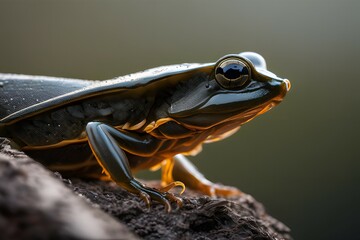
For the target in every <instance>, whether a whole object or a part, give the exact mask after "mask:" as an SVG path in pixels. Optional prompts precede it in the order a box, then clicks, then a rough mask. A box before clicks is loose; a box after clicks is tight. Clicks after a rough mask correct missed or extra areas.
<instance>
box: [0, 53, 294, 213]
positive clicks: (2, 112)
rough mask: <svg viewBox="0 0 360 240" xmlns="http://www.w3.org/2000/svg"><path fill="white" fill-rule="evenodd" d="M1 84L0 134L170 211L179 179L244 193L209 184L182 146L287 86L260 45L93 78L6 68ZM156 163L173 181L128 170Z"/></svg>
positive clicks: (258, 110) (206, 137) (230, 125)
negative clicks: (146, 178) (205, 59)
mask: <svg viewBox="0 0 360 240" xmlns="http://www.w3.org/2000/svg"><path fill="white" fill-rule="evenodd" d="M0 85H1V87H0V94H1V95H2V96H4V98H3V99H1V100H0V118H1V121H0V134H1V136H6V137H9V138H11V139H12V140H13V141H14V142H15V143H16V144H17V145H19V147H20V148H21V149H22V150H24V151H25V152H26V153H27V154H29V155H30V156H32V157H33V158H35V159H36V160H38V161H40V162H42V163H43V164H45V165H46V166H48V167H49V168H50V169H52V170H56V171H61V172H62V173H63V174H66V175H77V176H87V177H97V178H99V177H100V178H104V177H107V178H110V179H112V180H113V181H115V182H116V183H118V184H119V185H120V186H122V187H124V188H126V189H127V190H129V191H131V192H134V193H137V194H139V195H140V196H141V197H142V198H143V199H144V200H145V201H146V202H147V203H148V204H149V203H150V200H151V199H154V200H157V201H160V202H162V203H164V204H165V206H166V209H167V210H170V209H171V207H170V203H171V202H172V201H174V202H176V203H177V204H178V205H181V199H180V198H178V197H175V196H174V195H173V194H170V193H168V192H167V190H169V189H170V188H172V187H174V186H184V184H183V183H185V184H186V185H187V186H189V187H192V188H194V189H198V190H200V191H202V192H204V193H206V194H209V195H234V194H235V195H236V194H241V192H240V191H239V190H237V189H235V188H232V187H226V186H219V185H216V184H213V183H211V182H210V181H208V180H207V179H205V178H204V177H203V175H202V174H201V173H200V172H198V170H197V169H196V168H195V167H194V166H193V165H192V164H191V163H190V162H189V161H188V160H187V159H186V158H185V157H183V155H178V154H196V153H197V152H198V151H200V150H201V146H202V144H203V143H205V142H213V141H217V140H221V139H223V138H224V137H227V136H229V135H231V134H232V133H234V132H235V131H237V130H238V129H239V127H240V126H241V125H242V124H244V123H246V122H247V121H250V120H251V119H253V118H254V117H256V116H257V115H259V114H262V113H264V112H266V111H268V110H269V109H271V108H272V107H273V106H275V105H277V104H278V103H279V102H280V101H281V100H282V99H283V97H284V96H285V94H286V92H287V91H288V90H289V88H290V83H289V82H288V81H287V80H283V79H280V78H278V77H276V76H275V75H274V74H272V73H271V72H268V71H267V70H266V64H265V61H264V59H263V58H262V57H261V56H260V55H258V54H255V53H241V54H239V55H227V56H225V57H223V58H221V59H220V60H219V61H218V62H216V63H210V64H181V65H172V66H165V67H159V68H155V69H150V70H147V71H144V72H140V73H137V74H133V75H128V76H124V77H120V78H117V79H114V80H108V81H101V82H96V83H94V82H90V81H85V80H72V79H68V80H64V79H56V78H48V77H36V76H23V75H6V74H4V75H1V74H0ZM157 166H162V169H163V174H162V183H163V185H164V186H166V185H168V187H165V189H164V191H158V190H154V189H150V188H147V187H146V186H143V185H142V184H141V183H140V182H139V181H137V180H136V179H134V177H133V175H132V171H135V170H137V169H144V168H156V167H157ZM103 170H104V171H103ZM103 172H104V173H105V175H104V174H103ZM180 181H181V182H180Z"/></svg>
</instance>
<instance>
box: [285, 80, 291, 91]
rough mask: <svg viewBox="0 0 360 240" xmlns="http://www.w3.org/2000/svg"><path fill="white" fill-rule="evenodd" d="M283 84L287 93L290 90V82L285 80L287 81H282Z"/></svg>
mask: <svg viewBox="0 0 360 240" xmlns="http://www.w3.org/2000/svg"><path fill="white" fill-rule="evenodd" d="M284 83H285V85H286V90H287V91H289V90H290V88H291V83H290V81H289V80H287V79H284Z"/></svg>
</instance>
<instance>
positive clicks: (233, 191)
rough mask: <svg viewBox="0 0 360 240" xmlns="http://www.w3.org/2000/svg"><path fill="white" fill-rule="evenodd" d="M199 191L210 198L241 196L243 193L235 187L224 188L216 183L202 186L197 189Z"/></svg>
mask: <svg viewBox="0 0 360 240" xmlns="http://www.w3.org/2000/svg"><path fill="white" fill-rule="evenodd" d="M199 190H200V191H201V192H203V193H205V194H206V195H209V196H212V197H234V196H241V195H242V194H243V192H242V191H240V190H239V189H237V188H236V187H230V186H225V185H221V184H217V183H209V184H204V185H202V186H201V187H200V188H199Z"/></svg>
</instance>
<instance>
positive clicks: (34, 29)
mask: <svg viewBox="0 0 360 240" xmlns="http://www.w3.org/2000/svg"><path fill="white" fill-rule="evenodd" d="M241 51H255V52H258V53H260V54H262V55H263V56H264V57H265V59H266V60H267V63H268V68H269V69H270V70H271V71H272V72H274V73H276V74H277V75H278V76H281V77H286V78H288V79H289V80H290V81H291V83H292V89H291V91H290V93H289V94H288V96H287V97H286V98H285V100H284V102H283V103H282V104H280V105H279V106H278V107H276V108H275V109H273V110H271V111H270V112H268V113H266V114H265V115H262V116H260V117H259V118H257V119H255V120H254V121H252V122H250V123H248V124H247V125H245V126H244V127H243V128H242V129H241V130H240V132H238V133H237V134H236V135H235V136H232V137H231V138H229V139H226V140H224V141H221V142H218V143H214V144H211V145H207V146H205V148H204V151H203V152H202V153H201V154H200V155H198V156H196V157H195V158H193V160H194V162H195V164H196V165H197V166H198V167H199V168H200V169H201V171H202V172H203V173H204V174H205V175H206V176H207V177H208V178H209V179H211V180H213V181H215V182H222V183H225V184H228V185H235V186H237V187H239V188H240V189H242V190H243V191H245V192H247V193H249V194H251V195H253V196H254V197H255V198H256V199H258V200H259V201H261V202H263V203H264V205H265V206H266V209H267V211H268V212H269V213H270V214H271V215H273V216H274V217H276V218H278V219H279V220H281V221H283V222H284V223H286V224H287V225H288V226H289V227H290V228H291V229H292V235H293V237H294V238H295V239H360V233H359V231H358V228H359V215H360V206H359V204H360V194H359V183H360V161H359V160H360V146H359V134H360V131H359V130H360V129H359V124H360V122H359V115H360V113H359V104H360V94H359V89H360V79H359V70H358V68H359V57H360V1H356V0H354V1H330V0H323V1H301V2H300V1H297V2H295V1H285V0H284V1H238V0H236V1H214V0H212V1H210V0H198V1H165V0H164V1H158V0H151V1H50V0H48V1H4V0H0V72H10V73H23V74H38V75H51V76H62V77H72V78H83V79H108V78H112V77H115V76H120V75H124V74H128V73H132V72H135V71H139V70H143V69H147V68H150V67H155V66H160V65H167V64H175V63H183V62H213V61H216V60H217V59H218V58H219V57H221V56H223V55H225V54H228V53H238V52H241ZM0 97H1V96H0Z"/></svg>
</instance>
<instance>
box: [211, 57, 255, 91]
mask: <svg viewBox="0 0 360 240" xmlns="http://www.w3.org/2000/svg"><path fill="white" fill-rule="evenodd" d="M215 79H216V81H217V82H218V83H219V84H220V85H221V86H222V87H223V88H226V89H236V88H237V89H239V88H241V87H243V86H245V85H246V84H247V83H248V82H249V81H250V68H249V66H248V65H247V64H246V63H245V62H244V61H243V60H242V59H239V58H226V59H224V60H222V61H220V62H219V63H218V64H217V66H216V67H215Z"/></svg>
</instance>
